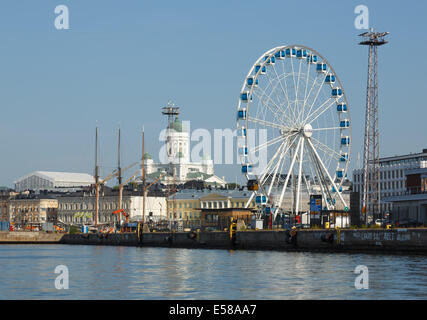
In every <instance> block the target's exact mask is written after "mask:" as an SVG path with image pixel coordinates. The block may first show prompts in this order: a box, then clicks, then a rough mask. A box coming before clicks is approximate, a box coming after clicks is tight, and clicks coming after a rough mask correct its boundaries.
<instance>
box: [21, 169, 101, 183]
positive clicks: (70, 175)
mask: <svg viewBox="0 0 427 320" xmlns="http://www.w3.org/2000/svg"><path fill="white" fill-rule="evenodd" d="M34 175H35V176H39V177H40V178H43V179H46V180H49V181H51V182H53V183H76V184H79V183H80V184H92V183H94V182H95V178H94V177H93V176H92V175H90V174H87V173H74V172H51V171H33V172H31V173H29V174H27V175H25V176H23V177H21V178H19V179H17V180H16V181H15V182H14V183H19V182H21V181H22V180H25V179H27V178H29V177H31V176H34Z"/></svg>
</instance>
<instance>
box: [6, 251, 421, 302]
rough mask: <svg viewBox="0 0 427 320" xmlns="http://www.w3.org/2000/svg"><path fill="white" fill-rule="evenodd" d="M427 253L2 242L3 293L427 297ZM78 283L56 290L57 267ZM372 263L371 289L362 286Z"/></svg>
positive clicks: (33, 296)
mask: <svg viewBox="0 0 427 320" xmlns="http://www.w3.org/2000/svg"><path fill="white" fill-rule="evenodd" d="M426 260H427V258H426V257H422V256H388V255H372V254H370V255H368V254H325V253H297V252H275V251H227V250H198V249H169V248H135V247H102V246H99V247H97V246H67V245H44V246H37V245H2V246H0V277H1V281H0V293H1V296H0V298H1V299H426V298H427V269H426V268H425V264H426ZM60 264H63V265H66V266H68V268H69V272H70V289H69V290H56V289H55V287H54V280H55V278H56V276H57V274H55V273H54V270H55V267H56V266H57V265H60ZM357 265H366V266H368V268H369V274H370V279H369V282H370V289H369V290H356V289H355V288H354V280H355V278H356V276H357V275H356V274H354V269H355V268H356V266H357Z"/></svg>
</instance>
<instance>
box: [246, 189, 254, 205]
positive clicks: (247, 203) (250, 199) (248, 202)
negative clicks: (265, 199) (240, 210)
mask: <svg viewBox="0 0 427 320" xmlns="http://www.w3.org/2000/svg"><path fill="white" fill-rule="evenodd" d="M254 196H255V192H252V194H251V196H250V197H249V200H248V201H247V202H246V205H245V208H249V204H250V203H251V201H252V200H253V198H254Z"/></svg>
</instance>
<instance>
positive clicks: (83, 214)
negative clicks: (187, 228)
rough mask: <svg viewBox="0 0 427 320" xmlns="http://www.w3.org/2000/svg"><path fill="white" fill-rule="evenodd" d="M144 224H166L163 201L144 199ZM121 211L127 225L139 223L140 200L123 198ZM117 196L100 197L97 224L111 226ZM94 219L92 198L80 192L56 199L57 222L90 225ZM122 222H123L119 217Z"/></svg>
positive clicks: (114, 217) (141, 204)
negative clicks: (161, 221)
mask: <svg viewBox="0 0 427 320" xmlns="http://www.w3.org/2000/svg"><path fill="white" fill-rule="evenodd" d="M145 201H146V202H145V221H150V220H151V221H160V220H166V219H167V215H166V198H165V197H161V196H147V197H146V199H145ZM122 209H123V210H125V212H126V213H127V214H129V221H142V217H143V213H142V211H143V196H142V195H140V194H137V193H131V194H124V195H123V199H122ZM116 210H118V196H117V194H113V193H109V194H106V195H102V196H100V197H99V211H98V223H100V224H110V225H111V224H114V223H116V222H118V216H117V215H114V214H113V212H114V211H116ZM94 217H95V196H94V195H93V194H90V193H86V192H80V193H71V194H64V195H62V196H60V197H58V220H59V221H60V222H62V223H64V224H77V225H79V224H82V223H83V224H92V223H94ZM122 219H124V217H123V215H122Z"/></svg>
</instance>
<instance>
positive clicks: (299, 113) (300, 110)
mask: <svg viewBox="0 0 427 320" xmlns="http://www.w3.org/2000/svg"><path fill="white" fill-rule="evenodd" d="M301 64H302V59H301V60H300V62H299V67H298V81H297V89H296V92H297V93H296V97H295V104H296V106H297V110H299V112H298V122H299V123H300V121H301V119H300V118H301V112H302V108H300V106H299V105H298V92H299V83H300V76H301Z"/></svg>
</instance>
